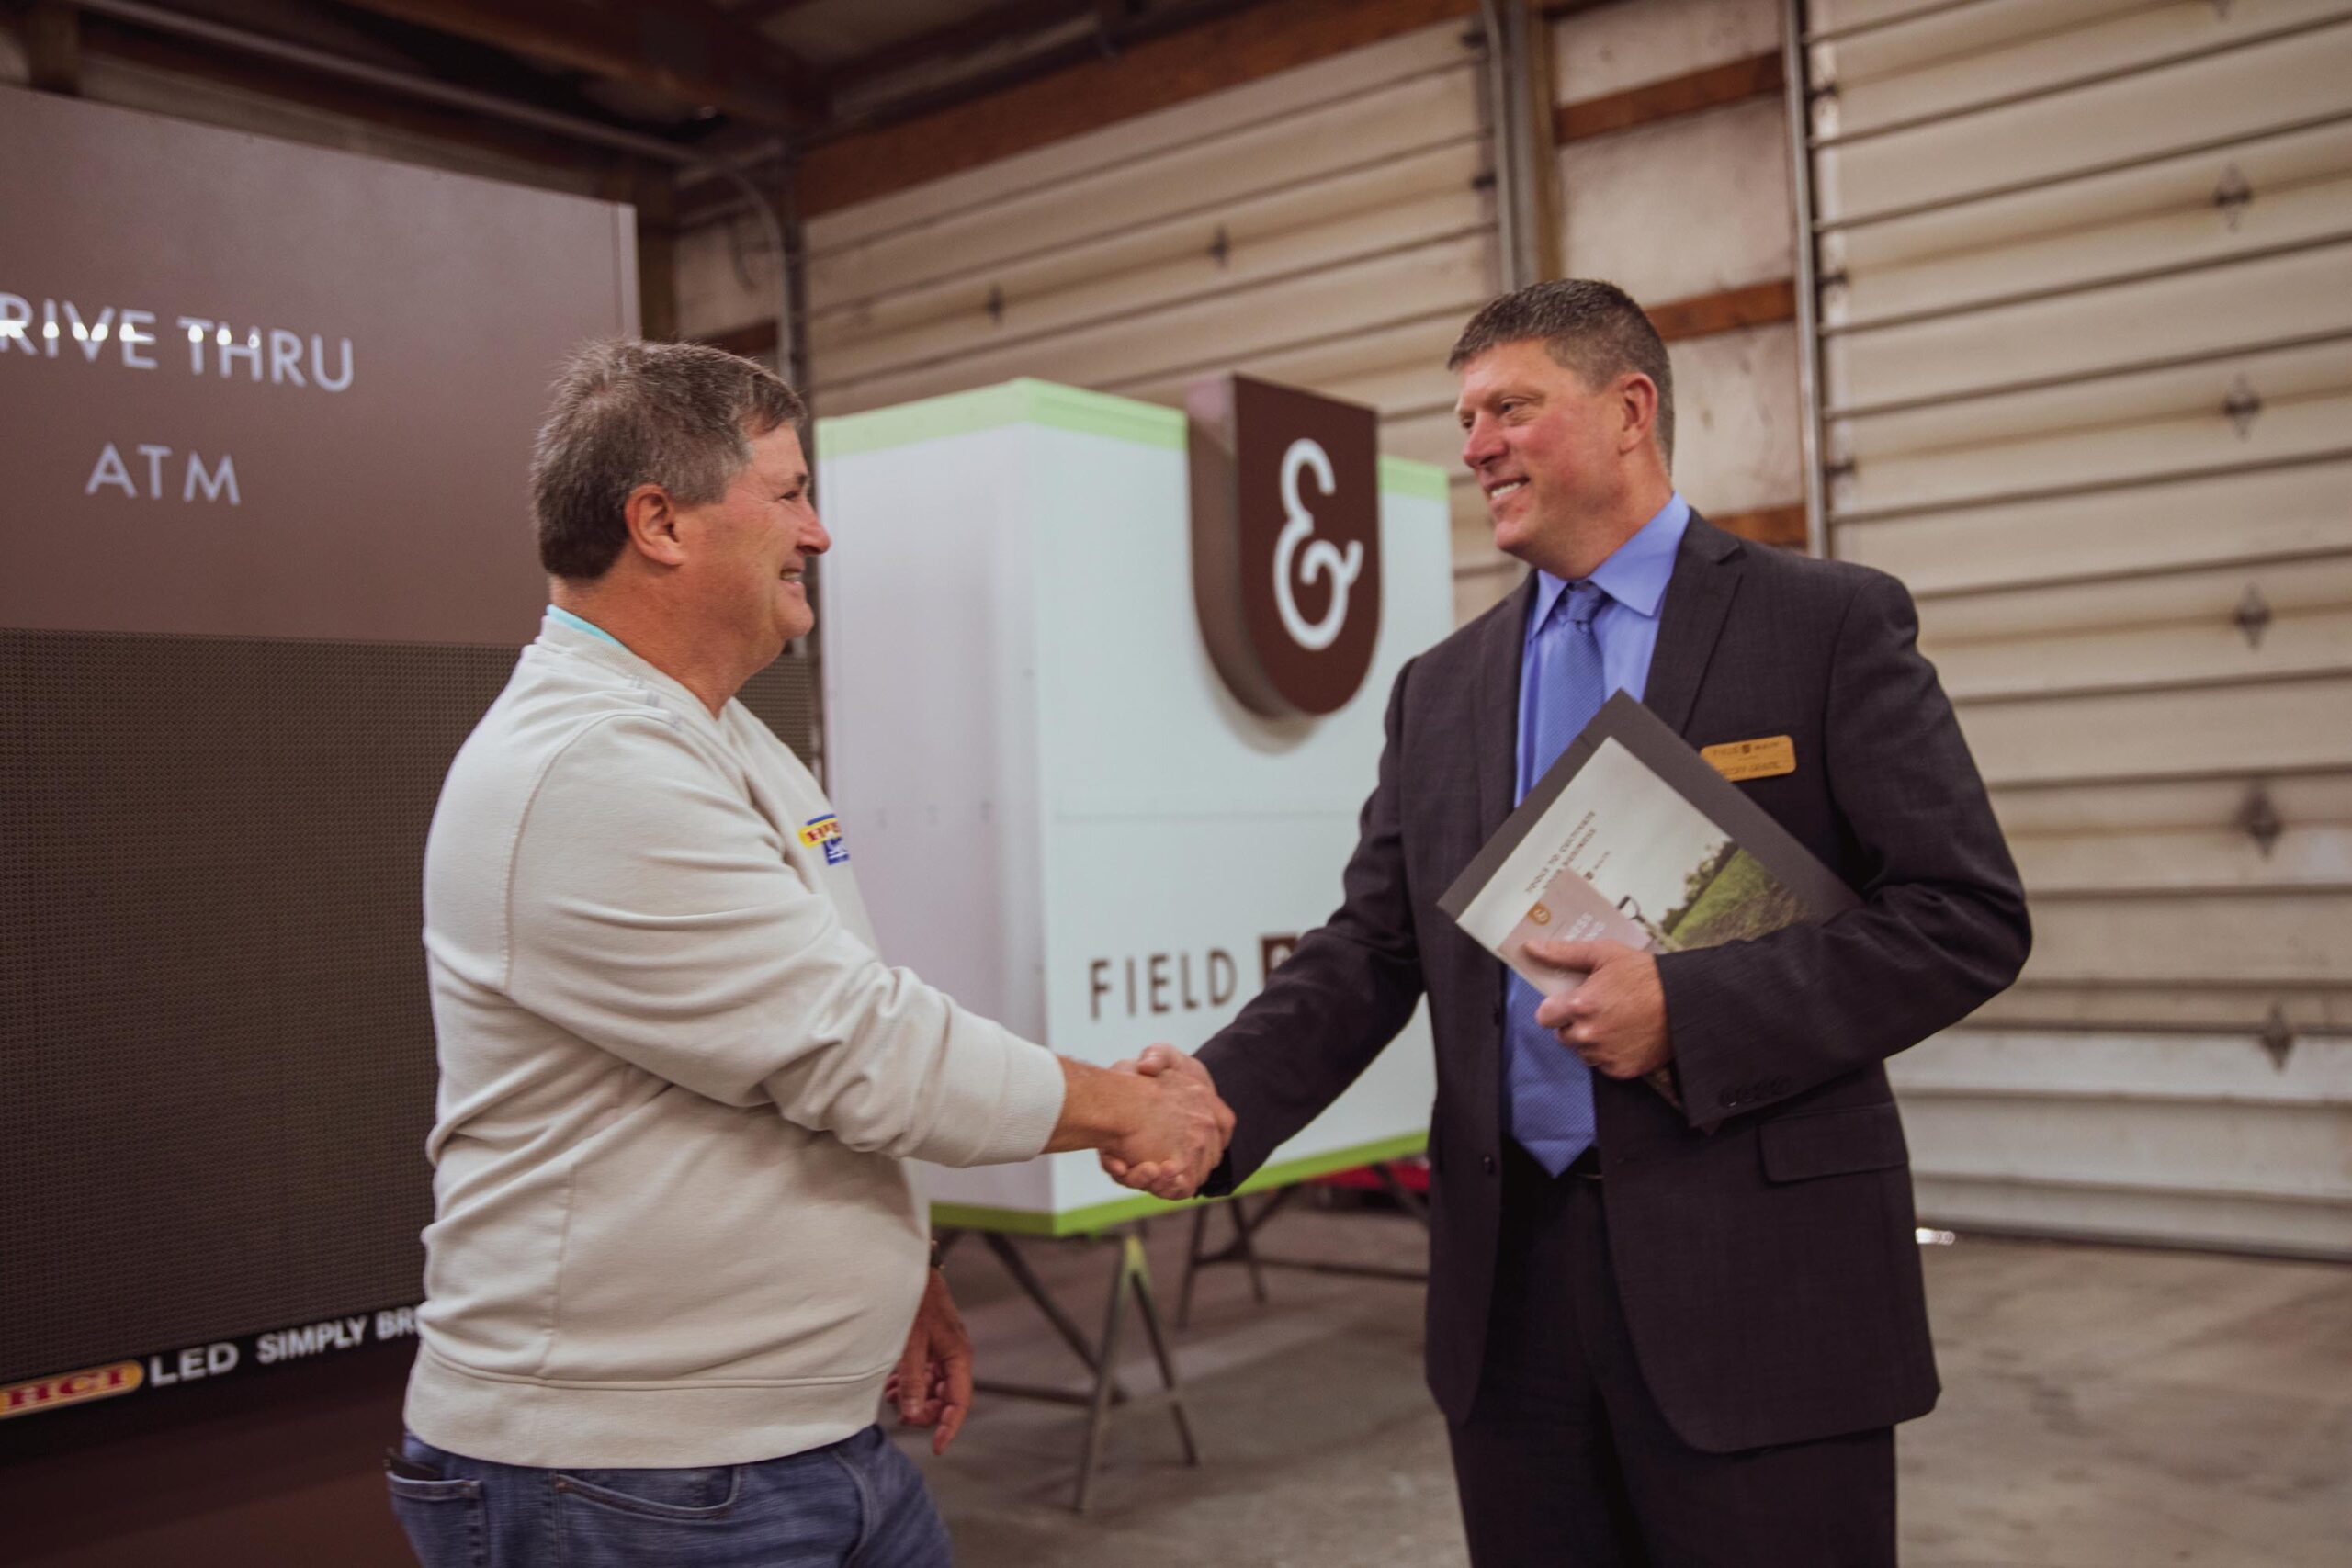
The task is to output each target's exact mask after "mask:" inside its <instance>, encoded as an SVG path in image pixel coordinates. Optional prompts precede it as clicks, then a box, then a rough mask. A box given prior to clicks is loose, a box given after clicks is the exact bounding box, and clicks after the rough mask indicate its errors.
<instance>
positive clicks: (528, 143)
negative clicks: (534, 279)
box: [82, 12, 613, 192]
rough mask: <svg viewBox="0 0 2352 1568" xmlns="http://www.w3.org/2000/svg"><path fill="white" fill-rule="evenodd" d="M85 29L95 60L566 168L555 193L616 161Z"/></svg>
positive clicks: (236, 60)
mask: <svg viewBox="0 0 2352 1568" xmlns="http://www.w3.org/2000/svg"><path fill="white" fill-rule="evenodd" d="M82 28H83V43H84V47H85V50H86V51H87V52H88V53H89V54H90V55H91V56H92V57H93V58H96V59H106V60H124V61H129V62H131V63H133V64H136V65H142V66H145V67H147V68H148V69H149V70H152V71H157V72H163V73H168V74H171V75H175V76H187V77H191V78H193V79H195V80H198V81H202V82H212V83H217V84H219V85H222V86H226V87H231V88H233V89H235V90H237V91H239V92H243V93H250V94H252V95H254V96H256V97H263V98H274V99H277V100H278V101H280V102H283V103H288V104H294V105H298V106H300V107H304V108H311V109H317V110H321V111H322V112H325V113H328V114H333V115H337V116H340V117H342V118H345V119H346V120H354V119H356V120H359V121H361V122H363V123H366V124H369V125H379V126H382V127H384V128H385V129H387V130H396V131H399V132H401V133H403V134H405V135H410V136H415V137H420V138H424V139H425V140H427V141H440V142H445V143H447V144H448V145H450V146H452V147H461V148H465V149H468V150H469V151H472V152H483V153H487V154H490V155H492V156H493V157H499V158H511V159H515V160H517V161H519V162H523V163H527V164H539V165H543V166H545V167H547V168H549V169H560V170H562V171H565V172H566V173H567V174H568V175H571V176H573V177H572V178H570V179H567V180H563V181H560V182H554V181H551V182H550V185H551V186H552V187H553V188H557V189H562V190H570V191H575V192H577V191H580V190H582V189H583V188H584V186H583V185H582V176H586V177H587V178H589V179H592V180H593V179H594V177H595V176H597V175H601V174H602V173H603V172H604V171H605V169H607V168H609V167H610V166H611V165H612V163H613V157H612V155H611V154H610V153H606V152H601V151H598V150H594V149H588V148H583V147H582V145H581V144H580V143H579V142H577V141H568V140H566V139H564V138H561V137H558V136H554V135H550V134H548V133H547V132H544V131H538V130H526V129H524V128H522V127H519V126H514V125H509V124H508V123H506V122H505V121H503V120H498V119H490V118H483V117H481V116H478V115H470V114H467V113H464V112H462V111H460V110H457V109H448V108H443V107H440V106H438V105H435V104H428V103H423V102H420V101H419V100H417V99H415V98H413V97H411V96H408V95H406V94H404V93H392V92H387V91H385V90H383V89H381V88H378V87H371V86H368V85H365V84H362V83H356V82H349V81H345V80H344V79H342V78H340V77H328V76H322V75H318V74H314V73H310V72H305V71H302V70H300V69H297V68H295V67H293V66H288V65H280V64H277V63H274V62H267V61H262V60H256V59H254V57H253V56H251V55H249V54H243V53H239V52H237V51H232V50H226V49H222V48H220V47H219V46H217V45H214V44H209V43H202V42H198V41H196V40H193V39H179V38H174V37H170V36H167V35H164V34H161V33H153V32H149V31H147V30H145V29H144V28H136V27H132V26H130V25H129V24H127V23H117V22H115V21H113V20H112V19H110V18H109V17H104V16H100V15H98V14H97V13H96V12H92V13H88V14H86V15H85V16H84V17H83V18H82Z"/></svg>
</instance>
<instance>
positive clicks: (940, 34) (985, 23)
mask: <svg viewBox="0 0 2352 1568" xmlns="http://www.w3.org/2000/svg"><path fill="white" fill-rule="evenodd" d="M1102 14H1103V11H1102V6H1101V5H1100V3H1099V0H1014V3H1013V4H1012V5H1009V6H998V7H996V8H995V9H993V10H989V11H982V12H979V13H978V14H977V15H975V16H970V17H965V18H964V19H963V20H961V21H957V22H950V23H948V24H947V25H946V26H945V27H940V28H932V29H931V30H930V31H929V32H923V33H918V34H916V35H915V36H914V37H912V38H910V39H903V40H901V41H899V42H898V43H894V44H891V45H889V46H888V48H884V49H877V50H876V51H873V52H872V53H871V54H861V55H859V56H857V57H856V58H855V59H854V60H844V61H842V62H841V63H840V64H839V65H835V66H832V67H831V68H830V69H828V70H827V71H826V73H825V78H826V81H827V82H828V83H830V84H831V86H832V88H833V90H834V91H835V92H836V93H841V92H843V91H846V90H847V89H848V88H851V87H854V86H856V85H859V84H860V83H862V82H870V81H873V80H874V79H875V78H876V77H877V76H888V75H893V74H896V73H899V72H900V71H905V70H907V69H909V68H910V67H912V66H916V65H925V64H929V63H930V62H933V61H934V60H943V59H947V58H950V57H953V56H955V55H958V54H967V53H969V52H970V51H973V50H976V49H978V48H980V47H982V46H983V45H986V44H990V43H995V42H998V41H1000V40H1001V39H1008V38H1019V37H1023V36H1024V35H1026V34H1030V33H1039V32H1043V31H1045V30H1046V28H1050V27H1056V26H1058V25H1059V24H1061V23H1064V22H1069V21H1072V20H1075V19H1076V18H1078V17H1090V16H1091V17H1100V16H1101V15H1102Z"/></svg>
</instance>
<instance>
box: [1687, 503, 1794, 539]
mask: <svg viewBox="0 0 2352 1568" xmlns="http://www.w3.org/2000/svg"><path fill="white" fill-rule="evenodd" d="M1707 521H1708V522H1710V523H1713V525H1715V526H1716V527H1718V528H1721V529H1722V530H1724V532H1725V533H1727V534H1736V535H1738V536H1740V537H1741V538H1743V539H1752V540H1754V541H1755V542H1756V543H1758V544H1759V545H1778V546H1780V547H1781V548H1783V549H1791V550H1799V551H1802V550H1803V549H1804V547H1805V527H1804V502H1797V503H1796V504H1795V505H1793V506H1768V507H1766V508H1764V509H1763V510H1762V511H1760V512H1734V513H1730V514H1728V515H1725V516H1718V515H1717V514H1716V513H1712V512H1711V513H1707Z"/></svg>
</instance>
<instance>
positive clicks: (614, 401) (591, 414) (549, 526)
mask: <svg viewBox="0 0 2352 1568" xmlns="http://www.w3.org/2000/svg"><path fill="white" fill-rule="evenodd" d="M808 412H809V410H808V405H807V404H805V403H803V402H802V401H801V400H800V397H799V394H797V393H796V392H795V391H793V389H791V388H789V387H787V386H786V385H785V384H784V382H783V381H781V380H780V379H778V378H777V377H776V375H775V372H774V371H772V370H770V369H768V368H767V367H765V366H763V365H755V364H753V363H752V361H750V360H748V359H745V358H743V357H741V355H733V354H729V353H728V352H726V351H725V350H724V349H718V348H712V347H710V346H709V345H707V344H698V343H647V342H644V341H643V340H641V339H639V338H611V339H607V340H606V341H605V342H602V343H592V344H588V345H587V346H586V347H584V348H582V349H581V350H580V351H579V352H578V353H577V354H575V355H572V356H571V363H569V364H568V365H566V366H565V367H564V368H563V374H562V375H561V376H560V377H558V378H557V379H556V384H555V400H554V401H553V403H552V404H550V405H549V407H548V414H547V418H546V419H545V420H544V421H542V422H541V423H540V425H539V435H538V440H537V444H536V446H534V448H533V450H532V454H531V515H532V520H533V523H534V524H535V525H536V526H537V530H538V536H539V564H540V565H541V566H543V567H545V568H546V569H547V570H548V572H549V573H551V574H552V575H554V576H557V577H561V578H568V579H570V580H571V581H575V582H579V581H594V579H596V578H600V577H602V576H604V575H605V572H607V571H609V570H612V565H613V562H614V561H615V560H616V558H618V557H619V555H620V553H621V547H622V546H623V545H624V544H626V543H627V542H628V518H627V513H626V509H627V506H628V496H629V492H630V491H633V490H635V489H636V488H637V487H638V486H639V485H641V484H658V485H660V486H661V487H662V489H664V490H666V491H669V492H670V494H671V496H672V498H673V499H674V500H676V501H678V502H681V503H682V504H684V505H687V506H694V505H698V504H700V503H702V502H708V501H716V500H718V498H719V497H720V496H722V495H724V494H726V493H727V487H728V486H729V485H730V484H732V483H733V482H734V480H735V476H736V475H737V474H739V473H741V471H742V469H743V466H744V465H745V464H747V463H749V462H750V461H751V460H752V446H751V443H752V437H753V436H758V435H765V434H767V433H768V432H770V431H772V430H774V429H775V428H776V427H777V426H778V425H781V424H786V423H797V421H799V420H801V419H803V418H805V417H806V416H807V414H808Z"/></svg>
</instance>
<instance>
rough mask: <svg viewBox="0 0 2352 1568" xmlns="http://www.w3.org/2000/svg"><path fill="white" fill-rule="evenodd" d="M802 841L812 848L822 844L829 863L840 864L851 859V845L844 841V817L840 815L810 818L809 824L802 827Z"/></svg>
mask: <svg viewBox="0 0 2352 1568" xmlns="http://www.w3.org/2000/svg"><path fill="white" fill-rule="evenodd" d="M800 841H801V842H802V843H804V844H806V845H808V846H809V848H810V849H812V850H813V849H815V848H816V847H817V846H818V845H820V844H822V845H823V846H824V848H825V863H826V864H827V865H839V864H841V863H842V862H843V861H845V860H847V859H849V846H848V845H847V844H845V843H843V842H842V819H841V818H839V817H838V816H832V815H827V816H824V817H812V818H809V825H808V826H807V827H806V828H803V829H800Z"/></svg>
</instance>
